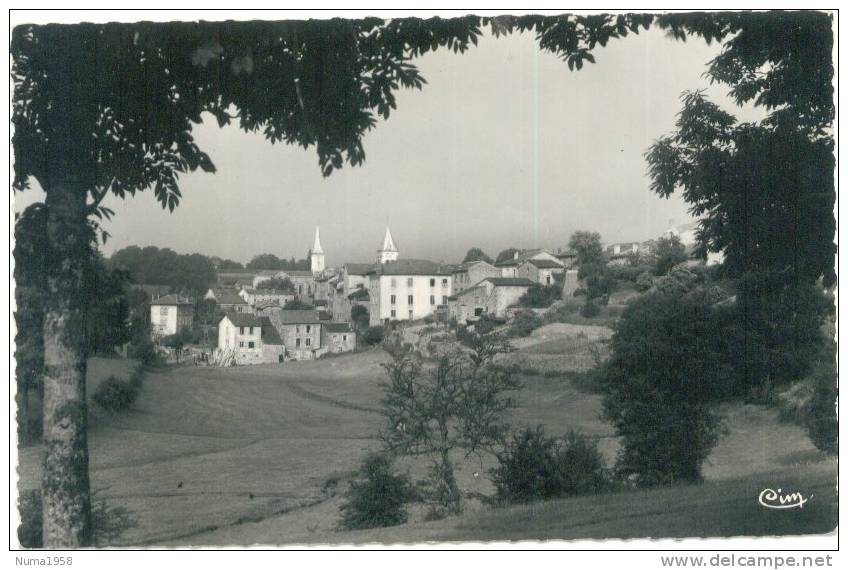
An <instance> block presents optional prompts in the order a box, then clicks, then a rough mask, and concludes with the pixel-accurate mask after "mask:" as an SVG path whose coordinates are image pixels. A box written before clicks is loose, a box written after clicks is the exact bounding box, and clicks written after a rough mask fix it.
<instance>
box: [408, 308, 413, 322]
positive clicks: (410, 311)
mask: <svg viewBox="0 0 848 570" xmlns="http://www.w3.org/2000/svg"><path fill="white" fill-rule="evenodd" d="M409 320H410V321H411V320H412V309H409Z"/></svg>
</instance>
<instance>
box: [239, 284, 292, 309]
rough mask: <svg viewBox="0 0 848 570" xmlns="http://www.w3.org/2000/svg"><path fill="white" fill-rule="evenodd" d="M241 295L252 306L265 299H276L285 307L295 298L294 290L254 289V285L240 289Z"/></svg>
mask: <svg viewBox="0 0 848 570" xmlns="http://www.w3.org/2000/svg"><path fill="white" fill-rule="evenodd" d="M239 296H240V297H241V298H242V299H244V300H245V301H246V302H247V304H248V305H250V306H252V307H255V306H256V305H257V304H259V303H261V302H264V301H275V302H276V303H277V304H279V305H280V306H281V307H284V306H285V304H286V303H288V302H289V301H292V300H294V293H293V292H291V291H283V290H282V289H254V288H253V287H245V288H244V289H242V290H241V291H239Z"/></svg>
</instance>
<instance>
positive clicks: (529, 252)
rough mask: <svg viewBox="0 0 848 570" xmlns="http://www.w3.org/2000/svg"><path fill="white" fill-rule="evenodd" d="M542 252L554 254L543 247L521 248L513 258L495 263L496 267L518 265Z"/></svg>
mask: <svg viewBox="0 0 848 570" xmlns="http://www.w3.org/2000/svg"><path fill="white" fill-rule="evenodd" d="M540 253H547V254H550V255H553V253H551V252H550V251H548V250H547V249H542V248H535V249H521V250H518V255H516V256H515V257H513V258H512V259H505V260H503V261H499V262H497V263H495V267H511V266H513V265H518V264H520V263H521V262H522V261H527V260H528V259H530V258H531V257H533V256H534V255H538V254H540Z"/></svg>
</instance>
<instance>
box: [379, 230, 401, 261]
mask: <svg viewBox="0 0 848 570" xmlns="http://www.w3.org/2000/svg"><path fill="white" fill-rule="evenodd" d="M398 255H399V252H398V249H397V246H396V245H395V241H394V240H393V239H392V232H391V231H390V230H389V227H388V226H386V235H385V237H383V247H381V248H380V249H378V250H377V263H388V262H390V261H397V258H398Z"/></svg>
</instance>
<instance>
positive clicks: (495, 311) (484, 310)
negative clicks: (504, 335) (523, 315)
mask: <svg viewBox="0 0 848 570" xmlns="http://www.w3.org/2000/svg"><path fill="white" fill-rule="evenodd" d="M532 285H533V282H532V281H530V280H529V279H525V278H523V277H487V278H486V279H484V280H483V281H481V282H480V283H478V284H476V285H474V286H473V287H470V288H468V289H466V290H464V291H463V292H462V293H460V294H458V295H456V296H454V297H452V298H451V299H450V301H449V302H448V318H449V319H456V321H457V322H458V323H467V322H469V321H472V322H473V321H474V320H475V319H476V318H478V317H480V316H482V315H484V314H485V315H489V316H492V317H495V318H499V319H502V318H506V314H507V309H508V308H509V307H511V306H512V305H515V304H516V303H518V300H519V299H520V298H521V296H522V295H524V293H526V292H527V290H528V289H529V288H530V287H531V286H532Z"/></svg>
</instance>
